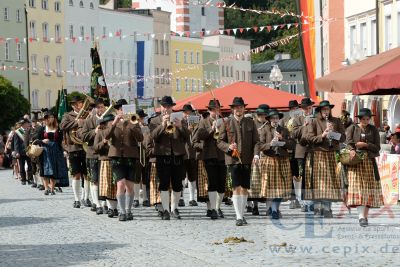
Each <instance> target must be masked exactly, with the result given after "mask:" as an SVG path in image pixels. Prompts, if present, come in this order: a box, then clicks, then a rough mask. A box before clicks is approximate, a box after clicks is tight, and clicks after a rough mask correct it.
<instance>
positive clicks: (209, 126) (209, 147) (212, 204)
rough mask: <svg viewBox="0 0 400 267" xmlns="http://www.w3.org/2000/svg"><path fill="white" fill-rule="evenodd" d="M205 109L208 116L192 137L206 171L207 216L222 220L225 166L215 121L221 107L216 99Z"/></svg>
mask: <svg viewBox="0 0 400 267" xmlns="http://www.w3.org/2000/svg"><path fill="white" fill-rule="evenodd" d="M207 109H208V111H209V113H210V116H208V117H207V118H205V119H202V120H201V121H200V123H199V126H198V129H197V132H196V133H195V135H194V136H193V143H199V144H202V150H201V155H200V157H201V158H200V159H201V160H202V161H203V162H204V167H205V170H206V175H207V185H208V188H207V191H208V199H209V207H207V216H208V217H210V218H211V219H212V220H215V219H218V217H220V218H224V214H223V212H222V210H221V204H222V200H223V198H224V193H225V184H226V165H225V155H224V152H223V151H222V150H220V149H219V148H218V147H217V139H218V137H219V136H218V135H219V132H218V127H217V120H218V118H219V117H220V109H221V105H220V103H219V101H218V100H217V99H212V100H210V102H209V104H208V106H207ZM221 123H222V122H221Z"/></svg>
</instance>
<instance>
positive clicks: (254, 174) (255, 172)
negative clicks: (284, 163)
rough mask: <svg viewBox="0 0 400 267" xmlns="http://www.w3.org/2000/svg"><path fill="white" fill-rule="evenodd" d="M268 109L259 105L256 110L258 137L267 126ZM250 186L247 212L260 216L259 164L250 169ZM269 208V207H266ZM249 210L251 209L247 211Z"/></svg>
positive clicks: (261, 155)
mask: <svg viewBox="0 0 400 267" xmlns="http://www.w3.org/2000/svg"><path fill="white" fill-rule="evenodd" d="M269 109H270V107H269V106H268V105H267V104H260V105H259V106H258V108H257V109H256V119H255V120H254V123H255V124H256V127H257V132H258V136H260V133H261V130H262V129H263V128H264V127H265V126H266V125H267V124H269V121H268V120H267V115H268V111H269ZM259 156H260V159H261V158H262V157H263V154H262V153H261V152H260V155H259ZM251 168H252V169H251V184H250V190H249V200H251V201H252V202H253V203H252V204H253V206H252V207H251V206H249V205H248V206H247V212H251V213H252V215H260V212H259V211H258V201H262V200H263V199H262V198H261V181H262V180H261V172H260V164H259V162H257V164H253V165H252V167H251ZM267 206H269V205H267ZM249 208H251V209H249Z"/></svg>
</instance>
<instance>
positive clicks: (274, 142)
mask: <svg viewBox="0 0 400 267" xmlns="http://www.w3.org/2000/svg"><path fill="white" fill-rule="evenodd" d="M285 144H286V142H282V141H272V142H271V146H274V147H276V146H284V145H285Z"/></svg>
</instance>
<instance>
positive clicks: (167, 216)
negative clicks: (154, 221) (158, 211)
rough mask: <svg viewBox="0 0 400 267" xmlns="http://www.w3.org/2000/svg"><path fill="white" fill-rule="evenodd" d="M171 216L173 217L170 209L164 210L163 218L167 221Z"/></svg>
mask: <svg viewBox="0 0 400 267" xmlns="http://www.w3.org/2000/svg"><path fill="white" fill-rule="evenodd" d="M170 218H171V216H170V215H169V212H168V210H164V212H163V215H162V219H163V220H166V221H169V220H170Z"/></svg>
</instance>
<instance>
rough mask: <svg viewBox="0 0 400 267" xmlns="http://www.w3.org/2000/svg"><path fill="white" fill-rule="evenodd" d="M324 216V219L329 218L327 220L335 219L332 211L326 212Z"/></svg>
mask: <svg viewBox="0 0 400 267" xmlns="http://www.w3.org/2000/svg"><path fill="white" fill-rule="evenodd" d="M323 216H324V218H327V219H331V218H333V214H332V210H324V212H323Z"/></svg>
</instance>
